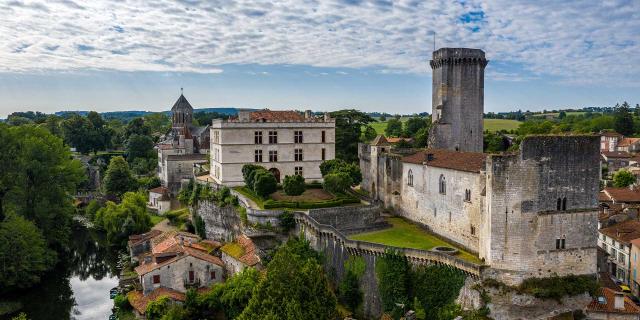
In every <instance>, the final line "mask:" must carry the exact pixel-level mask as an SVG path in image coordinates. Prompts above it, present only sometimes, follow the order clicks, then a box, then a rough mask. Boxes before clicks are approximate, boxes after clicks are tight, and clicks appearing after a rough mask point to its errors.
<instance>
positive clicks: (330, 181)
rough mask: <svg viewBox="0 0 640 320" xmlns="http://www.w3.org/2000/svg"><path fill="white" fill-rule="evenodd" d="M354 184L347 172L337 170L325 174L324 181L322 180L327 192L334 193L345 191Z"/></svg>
mask: <svg viewBox="0 0 640 320" xmlns="http://www.w3.org/2000/svg"><path fill="white" fill-rule="evenodd" d="M352 184H353V180H352V179H351V177H350V176H349V174H348V173H346V172H342V171H340V172H335V173H329V174H327V175H326V176H324V181H323V182H322V188H324V190H326V191H327V192H330V193H333V194H340V193H344V192H345V191H346V190H347V189H348V188H349V187H350V186H351V185H352Z"/></svg>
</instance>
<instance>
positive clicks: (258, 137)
mask: <svg viewBox="0 0 640 320" xmlns="http://www.w3.org/2000/svg"><path fill="white" fill-rule="evenodd" d="M253 140H254V143H255V144H262V131H256V132H254V138H253Z"/></svg>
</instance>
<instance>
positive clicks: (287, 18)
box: [0, 0, 640, 86]
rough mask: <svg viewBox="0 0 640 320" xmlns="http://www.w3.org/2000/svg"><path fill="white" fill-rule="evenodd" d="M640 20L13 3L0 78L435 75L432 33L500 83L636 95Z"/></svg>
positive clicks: (600, 11)
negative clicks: (56, 73)
mask: <svg viewBox="0 0 640 320" xmlns="http://www.w3.org/2000/svg"><path fill="white" fill-rule="evenodd" d="M78 3H81V4H82V5H79V4H78ZM43 12H46V14H43ZM639 12H640V2H638V1H632V0H631V1H629V0H609V1H588V2H557V1H524V0H487V1H474V0H471V1H460V2H451V1H448V0H434V1H416V0H397V1H387V0H326V1H317V0H283V1H278V2H270V1H254V0H227V1H223V0H212V1H197V0H181V1H178V2H175V1H169V0H155V1H144V2H137V3H135V4H134V3H131V2H128V1H86V2H75V1H71V0H58V1H55V2H53V1H35V0H34V1H26V0H25V1H17V0H12V1H9V2H5V3H4V4H2V3H0V15H1V16H2V17H3V19H2V20H1V21H0V33H1V34H3V41H2V42H0V72H33V71H42V70H82V69H111V70H123V71H161V72H201V73H216V72H221V71H222V68H221V67H217V66H221V65H233V64H257V65H287V64H293V65H309V66H315V67H330V68H374V69H377V70H383V71H382V72H383V73H389V72H394V73H395V72H404V73H428V70H429V68H428V60H429V58H430V56H431V50H432V48H433V36H432V34H433V33H434V32H435V34H436V44H437V46H438V47H442V46H449V47H474V48H481V49H483V50H485V51H486V53H487V57H488V59H490V60H491V61H492V62H491V63H490V64H489V67H488V71H491V72H487V74H488V76H489V77H492V76H495V77H496V79H499V80H506V81H508V80H509V79H514V81H521V79H529V78H532V77H534V78H535V77H541V76H550V77H552V78H553V79H557V81H560V82H564V83H575V84H583V83H592V84H606V85H631V86H640V80H638V78H637V74H640V55H639V54H638V52H640V40H638V39H640V31H639V30H640V19H639V18H640V16H639ZM81 46H84V47H85V48H92V50H83V49H81ZM52 48H55V49H53V50H52ZM512 66H518V67H517V68H513V67H512ZM212 70H213V71H212ZM554 81H556V80H554Z"/></svg>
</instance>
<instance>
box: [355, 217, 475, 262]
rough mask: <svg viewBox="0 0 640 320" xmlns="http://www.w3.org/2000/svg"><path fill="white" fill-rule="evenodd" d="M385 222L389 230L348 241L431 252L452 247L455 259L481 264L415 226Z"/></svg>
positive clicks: (391, 220)
mask: <svg viewBox="0 0 640 320" xmlns="http://www.w3.org/2000/svg"><path fill="white" fill-rule="evenodd" d="M387 222H389V223H390V224H391V225H392V227H391V228H388V229H384V230H379V231H373V232H366V233H360V234H356V235H352V236H350V237H349V239H353V240H361V241H367V242H373V243H380V244H386V245H389V246H394V247H399V248H412V249H420V250H431V249H432V248H433V247H438V246H446V247H454V248H456V249H458V250H459V251H460V252H459V253H458V254H457V255H456V257H458V258H461V259H464V260H467V261H469V262H473V263H477V264H481V263H482V262H481V261H480V259H478V257H477V256H476V255H473V254H471V253H468V252H466V251H464V250H462V249H461V248H459V247H457V246H454V245H452V244H450V243H448V242H446V241H444V240H442V239H440V238H438V237H436V236H434V235H433V234H431V233H429V232H427V231H425V230H424V229H423V228H422V227H420V226H419V225H417V224H414V223H410V222H408V221H406V220H404V219H402V218H399V217H391V218H387Z"/></svg>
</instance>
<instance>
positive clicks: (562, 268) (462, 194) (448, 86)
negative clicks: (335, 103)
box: [358, 48, 600, 284]
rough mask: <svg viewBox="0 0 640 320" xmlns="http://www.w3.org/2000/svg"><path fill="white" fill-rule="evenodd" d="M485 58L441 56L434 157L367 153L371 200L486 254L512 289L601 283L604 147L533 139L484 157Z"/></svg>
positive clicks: (446, 52)
mask: <svg viewBox="0 0 640 320" xmlns="http://www.w3.org/2000/svg"><path fill="white" fill-rule="evenodd" d="M487 62H488V61H487V60H486V59H485V55H484V52H483V51H482V50H478V49H467V48H443V49H439V50H437V51H435V52H433V60H431V63H430V65H431V68H432V69H433V104H432V108H433V109H432V112H433V113H432V128H431V131H430V136H429V148H427V149H424V150H419V151H416V150H412V151H409V150H401V149H396V148H393V147H392V145H391V144H389V143H388V142H387V140H386V139H385V138H384V136H378V137H377V138H376V139H375V140H374V141H373V142H372V143H370V144H360V145H359V151H358V153H359V159H360V168H361V170H362V174H363V181H362V183H361V186H362V188H363V189H364V190H366V191H368V192H369V194H370V195H371V197H372V198H374V199H375V200H378V201H380V202H382V203H383V204H384V206H385V207H391V208H393V209H394V211H395V212H396V213H397V214H399V215H401V216H404V217H406V218H407V219H410V220H412V221H415V222H417V223H420V224H422V225H424V226H425V227H427V228H429V229H430V230H431V231H432V232H433V233H435V234H437V235H439V236H441V237H443V238H446V239H447V240H449V241H452V242H455V243H457V244H459V245H461V246H463V247H464V248H466V249H467V250H469V251H471V252H474V253H476V254H478V257H479V258H480V259H481V260H483V261H484V264H485V265H486V266H488V267H489V268H486V269H485V272H486V273H487V274H488V275H489V276H491V277H494V278H496V279H498V280H501V281H503V282H505V283H508V284H518V283H520V282H521V281H522V280H523V279H525V278H528V277H549V276H553V275H560V276H562V275H568V274H595V273H596V255H597V215H598V199H597V194H598V190H599V177H600V172H599V170H600V166H599V148H600V144H599V137H597V136H586V135H583V136H529V137H526V138H525V139H524V140H523V141H522V142H521V144H520V148H519V150H518V151H515V152H508V153H502V154H484V153H482V150H483V145H482V143H483V125H482V119H483V112H484V68H485V66H486V65H487Z"/></svg>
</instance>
